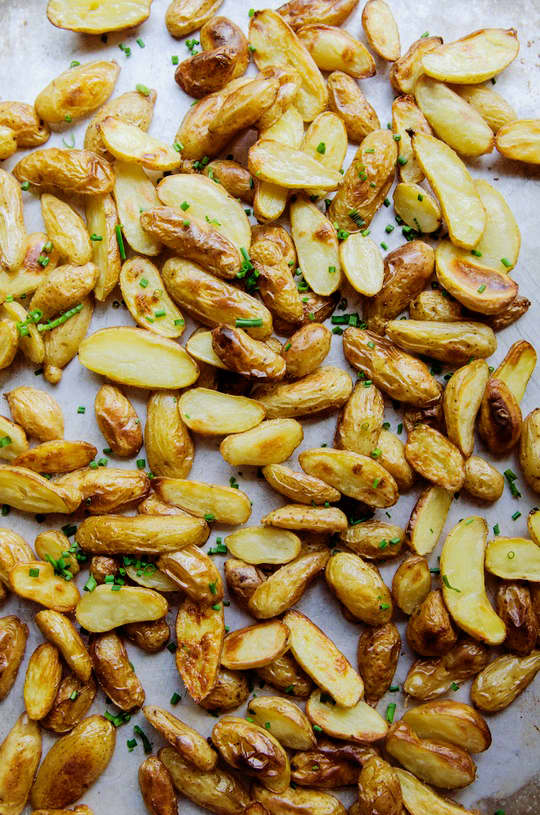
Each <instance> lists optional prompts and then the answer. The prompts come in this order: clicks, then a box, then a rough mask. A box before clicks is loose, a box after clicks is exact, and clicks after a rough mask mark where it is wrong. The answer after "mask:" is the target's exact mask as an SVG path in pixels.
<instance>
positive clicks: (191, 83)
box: [174, 17, 249, 99]
mask: <svg viewBox="0 0 540 815" xmlns="http://www.w3.org/2000/svg"><path fill="white" fill-rule="evenodd" d="M201 43H202V47H203V49H204V50H203V51H202V52H200V53H198V54H195V55H194V56H192V57H190V58H188V59H186V60H184V61H183V62H181V63H180V65H179V66H178V68H177V69H176V71H175V75H174V78H175V80H176V82H177V83H178V84H179V85H180V87H181V88H182V90H183V91H184V92H185V93H187V94H189V95H190V96H193V97H195V98H196V99H200V98H202V97H204V96H206V95H207V94H209V93H213V92H214V91H218V90H221V89H222V88H223V87H224V86H225V85H226V84H227V83H228V82H229V81H230V80H232V79H235V78H236V77H238V76H240V75H241V74H243V73H244V72H245V70H246V68H247V65H248V62H249V51H248V44H247V40H246V38H245V36H244V34H243V32H242V31H241V29H239V28H238V26H236V25H235V24H234V23H233V22H232V21H231V20H229V19H227V18H226V17H214V18H210V19H209V20H208V21H207V22H206V23H205V24H204V26H203V27H202V29H201Z"/></svg>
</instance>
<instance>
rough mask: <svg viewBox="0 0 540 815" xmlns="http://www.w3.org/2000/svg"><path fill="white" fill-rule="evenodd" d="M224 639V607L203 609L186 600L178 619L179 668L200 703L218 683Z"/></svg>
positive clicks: (177, 663)
mask: <svg viewBox="0 0 540 815" xmlns="http://www.w3.org/2000/svg"><path fill="white" fill-rule="evenodd" d="M224 635H225V622H224V619H223V606H222V604H221V603H217V604H216V605H215V608H214V607H212V606H200V605H199V604H197V603H195V602H194V601H193V600H191V599H190V598H189V597H186V599H185V600H184V601H183V603H182V604H181V606H180V608H179V609H178V617H177V618H176V638H177V642H178V649H177V651H176V667H177V668H178V673H179V674H180V676H181V677H182V679H183V680H184V684H185V686H186V688H187V691H188V693H189V695H190V696H191V698H192V699H193V700H194V701H195V702H197V703H198V702H200V701H201V700H202V699H204V698H205V697H206V696H208V694H209V693H210V692H211V691H212V689H213V688H214V686H215V684H216V682H217V677H218V671H219V664H220V658H221V650H222V647H223V638H224Z"/></svg>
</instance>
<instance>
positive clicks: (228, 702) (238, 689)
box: [200, 668, 264, 711]
mask: <svg viewBox="0 0 540 815" xmlns="http://www.w3.org/2000/svg"><path fill="white" fill-rule="evenodd" d="M261 670H264V669H263V668H261ZM249 693H250V691H249V684H248V681H247V679H246V676H245V674H243V673H240V672H239V671H228V670H227V669H226V668H220V669H219V670H218V675H217V680H216V684H215V685H214V687H213V688H212V690H211V691H210V693H209V694H208V696H205V697H204V699H202V700H201V702H200V705H201V707H203V708H204V709H205V710H218V711H224V710H234V709H235V708H237V707H240V705H242V704H243V703H244V702H245V701H246V699H247V698H248V696H249Z"/></svg>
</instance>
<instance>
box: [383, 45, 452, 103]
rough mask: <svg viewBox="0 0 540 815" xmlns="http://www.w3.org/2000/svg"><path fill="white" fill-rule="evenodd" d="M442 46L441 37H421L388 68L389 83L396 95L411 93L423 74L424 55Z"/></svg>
mask: <svg viewBox="0 0 540 815" xmlns="http://www.w3.org/2000/svg"><path fill="white" fill-rule="evenodd" d="M440 45H442V37H423V36H422V37H421V38H420V39H419V40H415V42H413V44H412V45H411V46H410V47H409V50H408V51H406V53H405V54H403V56H401V57H399V59H397V60H396V61H395V62H394V63H393V64H392V65H391V67H390V83H391V85H392V87H393V88H394V90H395V91H396V92H397V93H413V92H414V88H415V85H416V81H417V79H418V77H419V76H420V75H421V74H423V72H424V69H423V66H422V60H423V58H424V55H425V54H429V53H430V52H431V51H435V50H436V49H437V48H439V46H440Z"/></svg>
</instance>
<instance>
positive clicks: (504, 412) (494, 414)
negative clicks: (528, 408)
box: [478, 378, 522, 455]
mask: <svg viewBox="0 0 540 815" xmlns="http://www.w3.org/2000/svg"><path fill="white" fill-rule="evenodd" d="M521 429H522V417H521V409H520V407H519V403H518V401H517V399H516V398H515V396H514V395H513V393H512V391H511V390H510V388H509V387H508V385H507V384H506V383H505V382H503V380H502V379H496V378H492V379H490V380H489V381H488V383H487V385H486V389H485V391H484V396H483V399H482V404H481V405H480V412H479V416H478V434H479V436H480V438H481V439H482V441H483V442H485V444H486V445H487V447H488V448H489V450H490V451H491V452H492V453H493V454H494V455H502V454H503V453H506V452H508V451H509V450H511V449H512V448H513V447H515V445H516V444H517V443H518V441H519V437H520V436H521Z"/></svg>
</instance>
